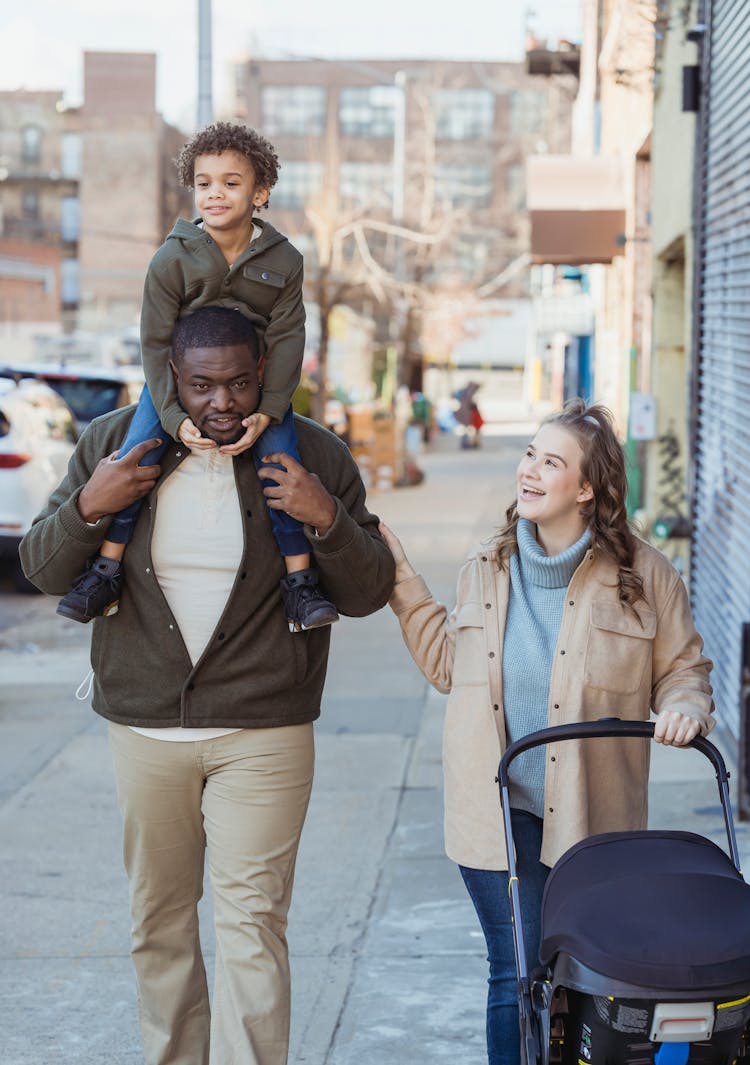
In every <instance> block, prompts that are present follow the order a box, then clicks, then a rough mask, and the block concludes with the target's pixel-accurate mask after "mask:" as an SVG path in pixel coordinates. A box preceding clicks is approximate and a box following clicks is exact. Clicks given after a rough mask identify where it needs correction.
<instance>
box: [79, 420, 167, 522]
mask: <svg viewBox="0 0 750 1065" xmlns="http://www.w3.org/2000/svg"><path fill="white" fill-rule="evenodd" d="M160 445H161V440H146V441H144V442H143V443H142V444H137V445H136V446H135V447H134V448H133V449H132V451H129V452H128V454H127V455H125V457H124V458H121V459H118V457H117V452H116V451H114V452H112V454H111V455H109V456H108V457H107V458H104V459H102V460H101V461H100V462H99V464H98V465H97V467H96V469H95V470H94V472H93V473H92V474H91V477H90V478H89V480H88V481H87V482H86V484H85V485H84V486H83V489H82V491H81V494H80V495H79V496H78V500H77V505H78V513H79V514H80V515H81V517H82V518H83V520H84V521H88V522H91V523H93V522H95V521H99V519H100V518H104V517H106V516H107V515H108V514H117V513H118V511H120V510H123V509H124V508H125V507H129V506H130V504H131V503H135V502H136V500H138V499H143V497H144V496H145V495H148V493H149V492H150V491H151V489H152V488H153V487H154V485H155V484H156V482H157V480H158V478H159V476H160V474H161V466H139V465H138V463H139V461H140V460H141V459H142V458H143V456H144V455H146V454H147V453H148V452H149V451H152V450H153V448H155V447H159V446H160Z"/></svg>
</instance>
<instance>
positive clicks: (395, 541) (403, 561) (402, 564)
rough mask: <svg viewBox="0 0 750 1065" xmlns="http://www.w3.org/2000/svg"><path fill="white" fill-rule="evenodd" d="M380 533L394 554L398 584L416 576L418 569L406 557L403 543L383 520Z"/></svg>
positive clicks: (379, 526)
mask: <svg viewBox="0 0 750 1065" xmlns="http://www.w3.org/2000/svg"><path fill="white" fill-rule="evenodd" d="M378 530H379V531H380V535H381V536H382V537H383V539H384V540H385V542H386V544H387V545H388V549H389V551H390V552H391V554H392V555H393V561H394V562H395V563H396V584H400V583H401V581H406V580H408V579H409V577H415V576H416V570H415V569H414V567H413V566H412V564H411V562H410V561H409V559H408V558H407V557H406V552H405V551H404V548H403V544H402V543H401V541H400V540H399V538H398V537H397V536H396V534H395V533H394V532H392V530H391V529H389V528H388V526H387V525H386V524H385V522H383V521H381V522H380V524H379V525H378Z"/></svg>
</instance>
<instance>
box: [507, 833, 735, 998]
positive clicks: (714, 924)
mask: <svg viewBox="0 0 750 1065" xmlns="http://www.w3.org/2000/svg"><path fill="white" fill-rule="evenodd" d="M522 887H523V885H522ZM559 952H564V953H566V954H569V955H571V956H572V957H573V958H575V959H577V960H578V961H579V962H581V963H582V964H583V965H586V966H587V967H588V968H590V969H594V970H595V971H596V972H598V973H601V974H602V975H603V976H607V977H610V978H612V979H616V980H622V981H625V982H627V983H632V984H637V985H640V986H647V987H651V988H655V989H661V988H664V989H668V988H669V989H672V990H683V989H685V990H690V989H695V988H706V989H709V988H720V987H723V986H729V985H732V984H737V983H741V982H743V981H747V982H748V990H750V885H748V884H746V883H745V882H744V880H743V879H742V877H741V876H740V874H739V873H738V872H737V870H736V869H735V867H734V865H733V864H732V862H731V861H730V860H729V858H728V857H727V855H726V854H725V853H724V852H723V851H722V850H721V849H720V848H719V847H717V846H716V845H715V844H714V843H711V841H710V840H707V839H705V838H704V837H703V836H697V835H694V834H693V833H691V832H656V831H652V832H625V833H614V832H613V833H608V834H605V835H600V836H592V837H591V838H590V839H587V840H584V841H583V842H582V843H578V844H577V845H576V846H575V847H571V849H570V850H569V851H567V852H566V853H565V854H564V855H563V856H562V858H561V859H560V860H559V862H558V863H557V864H556V865H555V867H554V868H553V870H552V872H551V873H550V875H549V878H548V880H547V885H546V888H545V892H544V898H543V901H542V939H541V946H540V949H539V956H540V960H541V962H542V964H543V965H551V964H552V963H553V961H554V959H555V956H556V955H557V954H558V953H559Z"/></svg>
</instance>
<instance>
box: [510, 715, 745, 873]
mask: <svg viewBox="0 0 750 1065" xmlns="http://www.w3.org/2000/svg"><path fill="white" fill-rule="evenodd" d="M608 736H610V737H611V736H618V737H624V736H636V737H638V736H640V737H642V738H644V739H653V736H654V722H653V721H623V720H622V719H621V718H619V717H602V718H599V720H598V721H579V722H576V723H574V724H570V725H552V726H550V727H549V728H545V729H539V731H538V732H530V733H529V734H528V736H522V737H521V739H520V740H516V742H515V743H511V744H510V746H509V747H508V749H507V750H506V751H505V753H504V754H503V757H502V759H501V760H500V767H499V769H498V774H497V781H498V784H499V786H500V798H501V801H502V804H503V809H504V810H505V808H506V806H507V805H508V767H509V766H510V764H511V762H512V761H513V759H514V758H517V757H518V755H519V754H523V752H524V751H529V750H531V749H532V748H533V747H541V746H544V745H545V744H548V743H558V742H560V741H561V740H583V739H595V738H600V737H608ZM686 746H687V747H693V748H694V749H695V750H696V751H700V753H701V754H702V755H704V756H705V757H706V758H707V759H708V760H709V762H711V764H712V765H713V767H714V770H715V772H716V780H717V783H718V786H719V795H720V797H721V806H722V811H723V813H724V826H725V828H726V832H727V840H728V843H729V853H730V857H731V859H732V862H733V863H734V865H735V867H736V868H737V869H738V870H739V869H740V859H739V852H738V849H737V840H736V837H735V832H734V822H733V820H732V809H731V804H730V799H729V784H728V781H729V774H728V773H727V767H726V764H725V762H724V759H723V757H722V755H721V752H720V751H719V750H718V749H717V748H716V747H715V746H714V744H713V743H711V742H710V740H707V739H706V738H705V737H704V736H696V737H695V739H694V740H692V741H691V742H690V743H689V744H687V745H686Z"/></svg>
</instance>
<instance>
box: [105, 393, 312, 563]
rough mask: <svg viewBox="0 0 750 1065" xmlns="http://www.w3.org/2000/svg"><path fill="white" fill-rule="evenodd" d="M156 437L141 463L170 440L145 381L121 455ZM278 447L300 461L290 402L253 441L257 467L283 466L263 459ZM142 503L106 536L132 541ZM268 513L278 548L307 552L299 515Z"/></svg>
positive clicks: (153, 459) (157, 455) (153, 458)
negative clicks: (157, 441)
mask: <svg viewBox="0 0 750 1065" xmlns="http://www.w3.org/2000/svg"><path fill="white" fill-rule="evenodd" d="M157 437H158V438H159V439H160V440H161V444H160V445H159V447H155V448H153V449H152V450H151V451H149V452H148V453H147V454H146V455H145V456H144V457H143V458H142V459H141V461H140V465H141V466H155V465H156V463H157V462H158V461H159V460H160V459H161V457H162V455H163V454H164V451H165V449H166V447H167V444H168V443H169V440H170V437H169V436H168V435H167V434H166V432H165V431H164V429H163V428H162V424H161V422H160V421H159V415H158V414H157V413H156V408H155V407H154V403H153V400H152V399H151V393H150V392H149V390H148V385H144V386H143V391H142V392H141V397H140V399H139V400H138V406H137V407H136V409H135V413H134V414H133V420H132V421H131V423H130V428H129V429H128V433H127V436H126V437H125V439H124V441H123V442H122V445H121V447H120V450H119V452H118V454H119V456H120V458H122V456H123V455H127V454H128V452H129V451H131V450H132V449H133V448H134V447H135V446H136V444H142V443H143V442H144V440H151V439H154V440H155V439H156V438H157ZM275 451H284V452H285V453H286V454H287V455H291V456H292V458H293V459H296V460H297V462H300V461H301V460H300V456H299V449H298V447H297V433H296V432H295V429H294V413H293V411H292V408H291V406H290V407H289V410H288V411H287V412H286V414H285V415H284V420H283V421H282V422H281V423H280V424H279V425H274V424H272V425H269V426H268V428H267V429H266V431H265V432H264V433H262V434H261V436H260V437H259V438H258V440H257V441H256V442H255V444H254V445H253V459H254V461H255V468H256V469H260V468H261V466H265V467H266V468H275V469H282V468H283V467H281V466H279V465H278V464H276V463H271V462H261V461H260V457H261V456H263V455H270V454H272V453H273V452H275ZM274 483H275V482H273V481H266V482H265V484H269V485H270V484H274ZM142 504H143V500H142V499H139V500H137V501H136V502H135V503H131V504H130V506H129V507H125V509H124V510H121V511H120V512H119V514H115V516H114V518H113V519H112V523H111V524H110V526H109V529H108V530H107V539H108V540H109V541H110V542H111V543H113V544H129V543H130V541H131V540H132V539H133V530H134V529H135V523H136V521H137V519H138V515H139V514H140V511H141V506H142ZM268 514H269V517H270V519H271V531H272V532H273V535H274V539H275V540H276V543H277V544H278V548H279V552H280V553H281V554H282V555H305V554H307V552H308V551H309V550H310V545H309V544H308V542H307V537H306V536H305V534H304V532H303V531H302V523H301V522H299V521H297V519H296V518H292V517H290V516H289V515H288V514H287V513H286V512H285V511H283V510H271V509H270V508H269V509H268Z"/></svg>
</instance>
